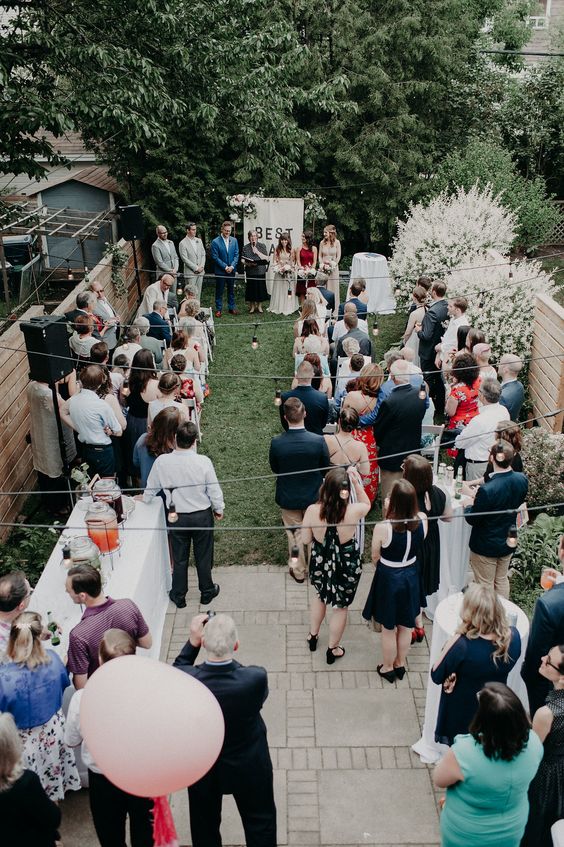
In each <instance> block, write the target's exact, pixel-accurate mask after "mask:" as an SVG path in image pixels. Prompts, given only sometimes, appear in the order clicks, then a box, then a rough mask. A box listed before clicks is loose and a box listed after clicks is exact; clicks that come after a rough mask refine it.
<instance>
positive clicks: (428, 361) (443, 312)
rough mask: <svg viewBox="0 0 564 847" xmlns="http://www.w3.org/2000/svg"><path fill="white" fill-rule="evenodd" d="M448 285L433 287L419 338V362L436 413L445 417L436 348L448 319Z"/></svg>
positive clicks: (441, 378)
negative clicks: (436, 362)
mask: <svg viewBox="0 0 564 847" xmlns="http://www.w3.org/2000/svg"><path fill="white" fill-rule="evenodd" d="M445 294H446V285H445V284H444V282H435V283H433V285H432V287H431V305H430V306H429V308H428V309H427V311H426V312H425V316H424V318H423V322H422V324H421V329H420V330H418V331H417V335H418V336H419V361H420V363H421V368H422V369H423V372H424V374H425V380H426V382H427V385H428V386H429V394H430V396H431V399H432V400H433V403H434V404H435V411H436V412H437V414H438V415H443V414H444V411H445V387H444V383H443V375H442V373H441V371H440V369H437V367H436V365H435V358H436V355H437V353H436V349H435V348H436V346H437V344H439V343H440V341H441V338H442V337H443V335H444V333H445V330H446V327H447V324H446V322H447V318H448V303H447V301H446V300H445Z"/></svg>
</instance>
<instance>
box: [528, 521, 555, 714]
mask: <svg viewBox="0 0 564 847" xmlns="http://www.w3.org/2000/svg"><path fill="white" fill-rule="evenodd" d="M558 558H559V559H560V565H561V567H562V569H563V570H564V535H561V536H560V543H559V545H558ZM551 573H552V576H553V577H554V579H555V580H556V581H555V584H554V585H553V587H552V588H551V589H550V591H545V592H544V594H543V595H542V597H539V598H538V600H537V602H536V604H535V611H534V613H533V621H532V623H531V631H530V633H529V640H528V642H527V651H526V653H525V659H524V661H523V667H522V668H521V676H522V677H523V679H524V680H525V685H526V686H527V694H528V695H529V709H530V712H531V718H532V717H533V716H534V714H535V712H536V711H537V709H540V707H541V706H544V702H545V700H546V695H547V694H548V692H549V691H551V689H552V684H551V683H550V681H549V680H548V679H546V678H545V677H544V676H541V675H540V674H539V667H540V663H541V659H542V657H543V656H546V655H547V653H548V651H549V650H551V649H552V648H553V647H555V646H556V645H557V644H564V577H563V576H562V572H561V571H558V570H556V569H554V571H552V572H551Z"/></svg>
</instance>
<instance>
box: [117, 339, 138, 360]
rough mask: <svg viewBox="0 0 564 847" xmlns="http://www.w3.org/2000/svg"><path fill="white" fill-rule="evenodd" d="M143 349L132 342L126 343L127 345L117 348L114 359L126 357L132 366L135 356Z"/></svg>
mask: <svg viewBox="0 0 564 847" xmlns="http://www.w3.org/2000/svg"><path fill="white" fill-rule="evenodd" d="M142 349H143V348H142V347H141V345H140V344H136V343H135V342H132V341H126V343H125V344H120V346H119V347H116V349H115V350H114V359H117V357H118V356H126V357H127V360H128V362H129V364H130V365H131V363H132V361H133V357H134V356H135V354H136V353H137V352H138V351H139V350H142Z"/></svg>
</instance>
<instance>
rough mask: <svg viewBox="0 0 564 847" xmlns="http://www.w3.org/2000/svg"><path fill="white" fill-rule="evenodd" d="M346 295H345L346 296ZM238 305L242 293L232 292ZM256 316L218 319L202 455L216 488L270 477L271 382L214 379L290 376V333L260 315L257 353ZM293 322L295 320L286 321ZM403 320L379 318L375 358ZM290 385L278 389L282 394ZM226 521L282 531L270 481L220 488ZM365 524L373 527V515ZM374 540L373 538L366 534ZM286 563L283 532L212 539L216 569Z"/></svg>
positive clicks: (208, 291) (274, 420) (208, 300)
mask: <svg viewBox="0 0 564 847" xmlns="http://www.w3.org/2000/svg"><path fill="white" fill-rule="evenodd" d="M343 294H344V292H343ZM212 297H213V291H212V286H211V285H209V284H208V285H206V286H205V287H204V292H203V297H202V300H203V302H204V304H205V305H213V303H212ZM236 297H237V305H238V307H239V308H240V309H243V308H244V305H243V303H242V297H243V289H242V287H240V286H238V287H237V291H236ZM254 317H255V316H254V315H249V314H248V313H247V311H246V308H245V310H244V311H241V314H239V315H238V316H236V317H233V316H232V315H229V314H227V313H224V316H223V317H222V318H219V319H216V321H215V325H216V338H217V344H216V346H215V348H214V361H213V363H212V364H211V368H210V379H209V384H210V387H211V395H210V397H209V398H208V399H207V400H206V402H205V405H204V412H203V415H202V432H203V439H202V444H201V446H200V448H199V450H200V452H201V453H205V454H206V455H208V456H209V457H210V458H211V459H212V461H213V463H214V465H215V469H216V472H217V476H218V479H219V480H220V481H223V480H228V479H233V478H238V477H247V476H262V475H269V474H270V467H269V464H268V450H269V446H270V440H271V438H272V436H273V435H278V434H279V433H280V432H281V431H282V430H281V426H280V420H279V414H278V409H277V408H276V407H275V406H274V402H273V401H274V388H275V386H274V381H273V380H264V379H249V378H235V377H233V378H228V379H226V378H223V377H216V376H215V374H254V375H259V374H263V375H265V374H277V375H284V374H287V375H289V374H291V373H292V370H293V359H292V345H293V327H292V324H290V323H285V324H282V323H280V321H282V320H286V319H285V318H284V317H283V316H282V315H271V314H270V313H269V312H265V313H264V314H263V315H258V316H257V319H258V320H257V323H258V324H259V327H258V340H259V347H258V349H257V350H253V349H252V348H251V340H252V336H253V332H254V328H253V326H252V321H253V318H254ZM291 317H295V316H291ZM404 322H405V320H404V317H403V315H400V316H397V315H389V316H385V317H381V318H379V326H380V334H379V336H378V338H376V339H375V342H376V352H375V358H376V360H377V361H378V360H379V359H381V358H382V354H383V352H384V350H387V349H388V347H389V346H390V345H391V344H392V342H394V341H397V339H398V338H399V336H400V334H401V332H402V330H403V326H404ZM290 384H291V379H290V378H288V379H287V380H285V381H281V382H280V383H279V387H280V388H281V389H282V390H286V389H287V388H289V387H290ZM222 487H223V493H224V497H225V518H224V520H223V522H222V523H221V524H218V526H220V527H223V526H226V527H232V526H281V525H282V523H281V519H280V510H279V508H278V507H277V506H276V504H275V502H274V479H273V478H272V477H270V478H269V479H265V480H258V481H249V482H236V483H227V482H224V483H223V485H222ZM369 520H374V516H373V515H370V517H369ZM367 535H368V539H370V538H371V535H372V533H371V531H370V532H369V533H367ZM286 562H287V548H286V540H285V537H284V535H283V533H282V532H277V531H271V532H265V531H260V532H252V531H247V532H240V531H231V530H228V531H219V532H217V533H216V546H215V563H216V564H217V565H251V564H252V565H256V564H277V565H285V564H286Z"/></svg>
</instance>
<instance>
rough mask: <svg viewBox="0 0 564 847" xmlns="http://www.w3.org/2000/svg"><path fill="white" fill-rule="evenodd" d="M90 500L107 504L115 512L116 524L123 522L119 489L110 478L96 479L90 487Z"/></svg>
mask: <svg viewBox="0 0 564 847" xmlns="http://www.w3.org/2000/svg"><path fill="white" fill-rule="evenodd" d="M92 499H93V500H94V502H97V501H102V502H104V503H107V504H108V505H109V506H111V507H112V509H113V510H114V511H115V513H116V516H117V522H118V523H121V522H122V521H123V501H122V499H121V488H120V487H119V485H118V484H117V482H116V481H115V479H112V478H111V477H103V478H102V479H98V480H97V481H96V482H95V483H94V485H93V486H92Z"/></svg>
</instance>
